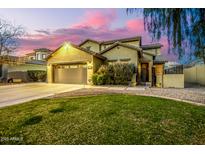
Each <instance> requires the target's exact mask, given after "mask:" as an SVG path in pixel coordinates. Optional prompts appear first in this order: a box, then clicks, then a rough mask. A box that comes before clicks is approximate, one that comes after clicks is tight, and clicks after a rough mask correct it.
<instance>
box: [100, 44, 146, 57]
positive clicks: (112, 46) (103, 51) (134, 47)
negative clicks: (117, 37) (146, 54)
mask: <svg viewBox="0 0 205 154" xmlns="http://www.w3.org/2000/svg"><path fill="white" fill-rule="evenodd" d="M116 46H123V47H126V48H130V49H133V50H137V51H139V52H140V54H141V51H142V49H141V48H139V47H136V46H134V45H128V44H123V43H120V42H115V43H114V44H113V45H111V46H110V47H108V48H106V49H104V50H102V51H101V52H100V54H103V53H105V52H107V51H109V50H111V49H112V48H114V47H116Z"/></svg>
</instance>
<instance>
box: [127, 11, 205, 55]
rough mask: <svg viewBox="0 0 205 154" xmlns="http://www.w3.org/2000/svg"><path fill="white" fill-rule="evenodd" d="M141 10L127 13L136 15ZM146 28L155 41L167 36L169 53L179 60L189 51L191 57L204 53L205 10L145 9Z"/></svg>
mask: <svg viewBox="0 0 205 154" xmlns="http://www.w3.org/2000/svg"><path fill="white" fill-rule="evenodd" d="M136 12H139V9H127V13H136ZM142 14H143V17H144V27H145V30H146V31H148V32H149V33H150V34H151V36H152V38H153V39H154V40H159V39H160V38H161V37H162V36H167V40H168V44H169V48H168V49H169V50H168V51H169V52H170V51H172V52H174V53H175V54H177V55H178V57H179V59H180V58H182V57H183V56H184V55H185V49H189V50H190V51H189V52H190V53H191V54H190V55H197V54H195V52H199V51H202V50H201V49H202V48H203V46H204V45H205V9H184V8H174V9H170V8H166V9H163V8H162V9H143V11H142Z"/></svg>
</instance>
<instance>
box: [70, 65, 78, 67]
mask: <svg viewBox="0 0 205 154" xmlns="http://www.w3.org/2000/svg"><path fill="white" fill-rule="evenodd" d="M70 68H78V65H70Z"/></svg>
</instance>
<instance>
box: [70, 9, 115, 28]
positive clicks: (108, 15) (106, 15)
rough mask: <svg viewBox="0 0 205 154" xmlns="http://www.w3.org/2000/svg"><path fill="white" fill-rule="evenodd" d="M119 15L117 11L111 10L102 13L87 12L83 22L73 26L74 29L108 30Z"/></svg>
mask: <svg viewBox="0 0 205 154" xmlns="http://www.w3.org/2000/svg"><path fill="white" fill-rule="evenodd" d="M116 17H117V14H116V11H115V10H112V9H109V10H106V11H104V12H102V11H91V12H86V14H85V15H84V16H83V18H82V20H81V22H79V23H76V24H73V25H72V26H71V27H72V28H82V27H92V28H96V29H98V28H108V27H109V26H110V24H111V23H112V22H113V21H114V20H115V19H116Z"/></svg>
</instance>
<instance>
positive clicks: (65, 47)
mask: <svg viewBox="0 0 205 154" xmlns="http://www.w3.org/2000/svg"><path fill="white" fill-rule="evenodd" d="M70 46H71V44H70V43H69V42H65V43H64V45H63V48H64V49H65V50H67V49H68V48H69V47H70Z"/></svg>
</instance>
